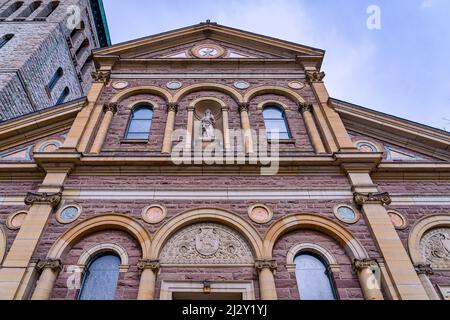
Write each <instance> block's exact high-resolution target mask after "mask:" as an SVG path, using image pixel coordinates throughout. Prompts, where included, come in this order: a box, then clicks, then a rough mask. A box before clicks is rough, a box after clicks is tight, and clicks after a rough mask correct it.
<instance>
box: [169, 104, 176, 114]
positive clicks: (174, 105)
mask: <svg viewBox="0 0 450 320" xmlns="http://www.w3.org/2000/svg"><path fill="white" fill-rule="evenodd" d="M167 112H175V113H177V112H178V104H176V103H168V104H167Z"/></svg>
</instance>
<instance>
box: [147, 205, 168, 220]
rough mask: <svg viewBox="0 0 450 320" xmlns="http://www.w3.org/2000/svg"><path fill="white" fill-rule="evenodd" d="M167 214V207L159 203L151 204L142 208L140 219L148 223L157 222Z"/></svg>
mask: <svg viewBox="0 0 450 320" xmlns="http://www.w3.org/2000/svg"><path fill="white" fill-rule="evenodd" d="M166 216H167V209H166V207H165V206H163V205H160V204H152V205H150V206H148V207H145V208H144V210H142V219H144V221H145V222H147V223H150V224H158V223H160V222H161V221H163V220H164V219H165V218H166Z"/></svg>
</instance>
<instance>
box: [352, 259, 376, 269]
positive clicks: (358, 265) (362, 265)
mask: <svg viewBox="0 0 450 320" xmlns="http://www.w3.org/2000/svg"><path fill="white" fill-rule="evenodd" d="M377 267H378V262H377V261H376V260H373V259H362V260H355V261H354V262H353V270H354V271H361V270H364V269H367V268H370V269H372V268H377Z"/></svg>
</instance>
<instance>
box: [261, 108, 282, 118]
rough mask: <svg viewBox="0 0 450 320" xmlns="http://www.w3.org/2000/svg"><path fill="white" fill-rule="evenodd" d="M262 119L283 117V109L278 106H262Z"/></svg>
mask: <svg viewBox="0 0 450 320" xmlns="http://www.w3.org/2000/svg"><path fill="white" fill-rule="evenodd" d="M264 119H283V111H282V110H281V109H280V108H278V107H267V108H264Z"/></svg>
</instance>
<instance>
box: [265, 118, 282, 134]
mask: <svg viewBox="0 0 450 320" xmlns="http://www.w3.org/2000/svg"><path fill="white" fill-rule="evenodd" d="M265 124H266V131H267V132H269V131H274V130H278V131H279V132H287V128H286V123H285V122H284V120H266V122H265Z"/></svg>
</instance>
